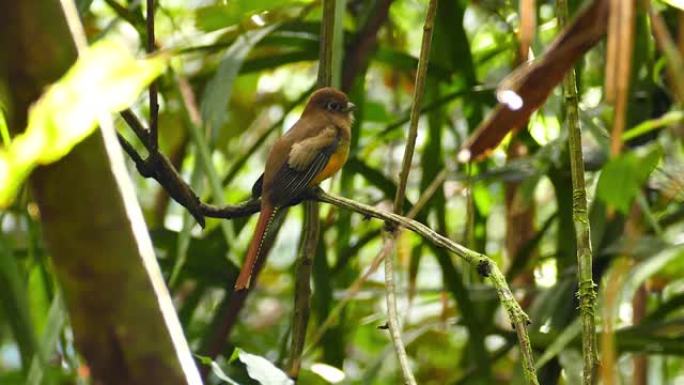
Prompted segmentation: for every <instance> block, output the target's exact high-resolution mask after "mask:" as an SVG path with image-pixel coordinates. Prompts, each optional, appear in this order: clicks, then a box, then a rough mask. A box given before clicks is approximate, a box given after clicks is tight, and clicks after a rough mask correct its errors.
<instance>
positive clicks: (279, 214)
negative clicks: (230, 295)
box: [235, 204, 287, 291]
mask: <svg viewBox="0 0 684 385" xmlns="http://www.w3.org/2000/svg"><path fill="white" fill-rule="evenodd" d="M286 213H287V209H284V208H278V207H272V206H270V205H267V204H265V205H263V206H262V207H261V214H259V221H258V222H257V225H256V229H255V230H254V236H253V237H252V242H251V243H250V244H249V248H248V249H247V255H246V256H245V261H244V263H243V265H242V269H241V270H240V275H238V278H237V280H236V281H235V291H239V290H245V289H249V288H250V286H251V284H252V278H253V276H254V275H255V274H256V273H257V272H258V270H259V268H260V266H261V265H262V264H263V263H264V260H265V259H266V254H268V251H269V249H270V248H271V243H273V239H274V238H275V235H276V233H277V232H278V229H279V228H280V225H281V224H282V220H281V219H282V218H283V217H284V214H286Z"/></svg>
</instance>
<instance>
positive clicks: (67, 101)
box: [0, 40, 167, 208]
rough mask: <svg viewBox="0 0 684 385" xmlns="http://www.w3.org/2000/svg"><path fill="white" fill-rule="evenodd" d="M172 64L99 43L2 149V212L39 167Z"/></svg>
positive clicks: (51, 90)
mask: <svg viewBox="0 0 684 385" xmlns="http://www.w3.org/2000/svg"><path fill="white" fill-rule="evenodd" d="M166 61H167V59H166V57H165V56H156V57H152V58H149V59H144V60H138V59H135V58H134V57H133V56H132V55H131V53H130V52H129V50H128V49H127V48H126V47H125V46H123V45H121V44H117V43H114V42H111V41H106V40H103V41H101V42H98V43H96V44H95V45H93V46H92V47H91V48H90V49H89V50H88V51H87V52H86V53H85V54H84V55H83V56H82V57H81V58H79V59H78V61H77V62H76V64H74V66H73V67H72V68H71V69H69V71H68V72H67V73H66V75H64V76H63V77H62V78H61V79H60V80H59V81H57V82H56V83H55V84H53V85H52V86H51V87H50V88H49V89H48V90H47V92H45V94H43V96H41V98H40V99H38V101H37V102H36V103H35V104H34V105H33V106H32V107H31V109H30V110H29V116H28V127H27V128H26V132H25V133H24V134H22V135H19V136H17V137H15V138H14V140H13V141H12V143H11V144H10V145H9V146H8V147H5V148H1V149H0V208H1V207H7V206H8V205H9V204H10V203H11V201H12V199H13V197H14V195H15V194H16V191H17V189H18V188H19V186H20V185H21V183H22V182H23V181H24V179H26V177H27V176H28V175H29V173H30V172H31V170H32V169H33V168H34V167H35V166H37V165H39V164H40V165H44V164H49V163H52V162H55V161H56V160H58V159H60V158H62V157H63V156H65V155H66V154H67V153H69V151H71V149H72V148H73V147H74V146H75V145H76V144H78V143H79V142H80V141H82V140H83V139H85V138H86V137H87V136H88V135H90V133H91V132H93V130H94V129H95V127H96V126H97V120H98V118H99V117H101V116H105V115H106V114H108V113H110V112H114V111H120V110H123V109H124V108H126V107H128V106H130V105H131V104H132V103H133V102H134V101H135V99H136V98H137V97H138V95H139V94H140V92H141V91H142V90H143V89H144V87H145V86H147V85H148V84H149V83H150V82H151V81H152V80H153V79H154V78H156V77H157V76H158V75H159V74H160V73H161V72H162V71H163V70H164V68H165V67H166Z"/></svg>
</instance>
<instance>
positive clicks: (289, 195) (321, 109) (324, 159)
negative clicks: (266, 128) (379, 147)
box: [235, 88, 356, 291]
mask: <svg viewBox="0 0 684 385" xmlns="http://www.w3.org/2000/svg"><path fill="white" fill-rule="evenodd" d="M355 108H356V106H354V104H353V103H351V102H350V101H349V99H348V98H347V95H345V94H344V93H343V92H341V91H338V90H336V89H334V88H322V89H319V90H317V91H316V92H314V93H313V95H311V98H310V99H309V101H308V103H307V104H306V107H305V108H304V112H303V113H302V116H301V117H300V118H299V120H298V121H297V123H295V125H294V126H292V128H290V130H289V131H287V132H286V133H285V134H284V135H283V136H281V137H280V138H278V140H277V141H276V142H275V144H274V145H273V147H272V148H271V150H270V152H269V154H268V159H267V160H266V167H265V169H264V173H263V174H262V175H261V177H260V178H259V180H257V182H256V183H255V185H254V187H253V188H252V193H253V195H254V196H259V195H261V213H260V214H259V220H258V222H257V226H256V230H255V231H254V237H253V238H252V242H251V243H250V244H249V249H248V250H247V256H245V261H244V264H243V265H242V269H241V270H240V275H239V276H238V278H237V281H236V282H235V290H236V291H238V290H244V289H248V288H249V287H250V285H251V281H252V275H253V274H254V273H255V272H254V269H255V267H256V264H257V263H259V264H261V263H262V262H263V259H265V257H266V255H265V254H266V253H268V250H266V247H265V243H268V242H266V240H267V239H269V238H268V237H270V236H272V235H273V234H270V232H271V231H272V230H275V229H277V227H278V226H277V225H276V224H277V223H279V222H280V221H281V220H282V218H283V216H284V214H285V213H286V211H287V210H286V208H287V207H288V206H289V205H290V204H292V203H293V202H294V201H296V200H297V198H299V197H300V196H301V194H302V193H303V192H304V191H306V190H308V189H309V188H311V187H314V186H317V185H318V184H319V183H321V181H323V180H325V179H327V178H329V177H330V176H332V175H333V174H335V173H336V172H337V171H338V170H339V169H340V168H342V166H343V165H344V163H345V162H346V161H347V156H348V155H349V141H350V139H351V125H352V123H353V121H354V115H353V111H354V109H355ZM262 254H264V255H262Z"/></svg>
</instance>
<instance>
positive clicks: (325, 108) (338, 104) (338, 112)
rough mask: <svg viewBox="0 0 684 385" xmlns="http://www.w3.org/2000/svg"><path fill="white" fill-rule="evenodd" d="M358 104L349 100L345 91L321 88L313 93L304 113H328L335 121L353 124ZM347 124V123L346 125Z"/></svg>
mask: <svg viewBox="0 0 684 385" xmlns="http://www.w3.org/2000/svg"><path fill="white" fill-rule="evenodd" d="M355 109H356V106H355V105H354V103H352V102H350V101H349V98H347V95H345V94H344V92H342V91H339V90H336V89H334V88H331V87H326V88H321V89H319V90H317V91H316V92H314V93H313V95H311V98H310V99H309V102H308V103H307V105H306V108H305V109H304V113H305V114H306V113H307V112H314V111H315V112H318V113H323V114H325V115H327V116H328V117H329V118H330V119H332V120H333V121H336V122H339V121H343V122H344V123H346V124H348V125H351V123H352V122H353V120H354V110H355ZM346 124H345V125H346Z"/></svg>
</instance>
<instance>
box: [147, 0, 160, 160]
mask: <svg viewBox="0 0 684 385" xmlns="http://www.w3.org/2000/svg"><path fill="white" fill-rule="evenodd" d="M154 10H155V6H154V0H147V19H146V20H145V21H146V25H147V53H148V54H151V53H153V52H154V51H155V49H156V47H155V38H154ZM157 88H158V84H157V80H154V81H152V83H150V89H149V95H150V136H149V147H148V148H149V149H150V150H151V151H156V150H157V148H158V140H157V131H158V130H157V126H158V121H159V98H158V93H157Z"/></svg>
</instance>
